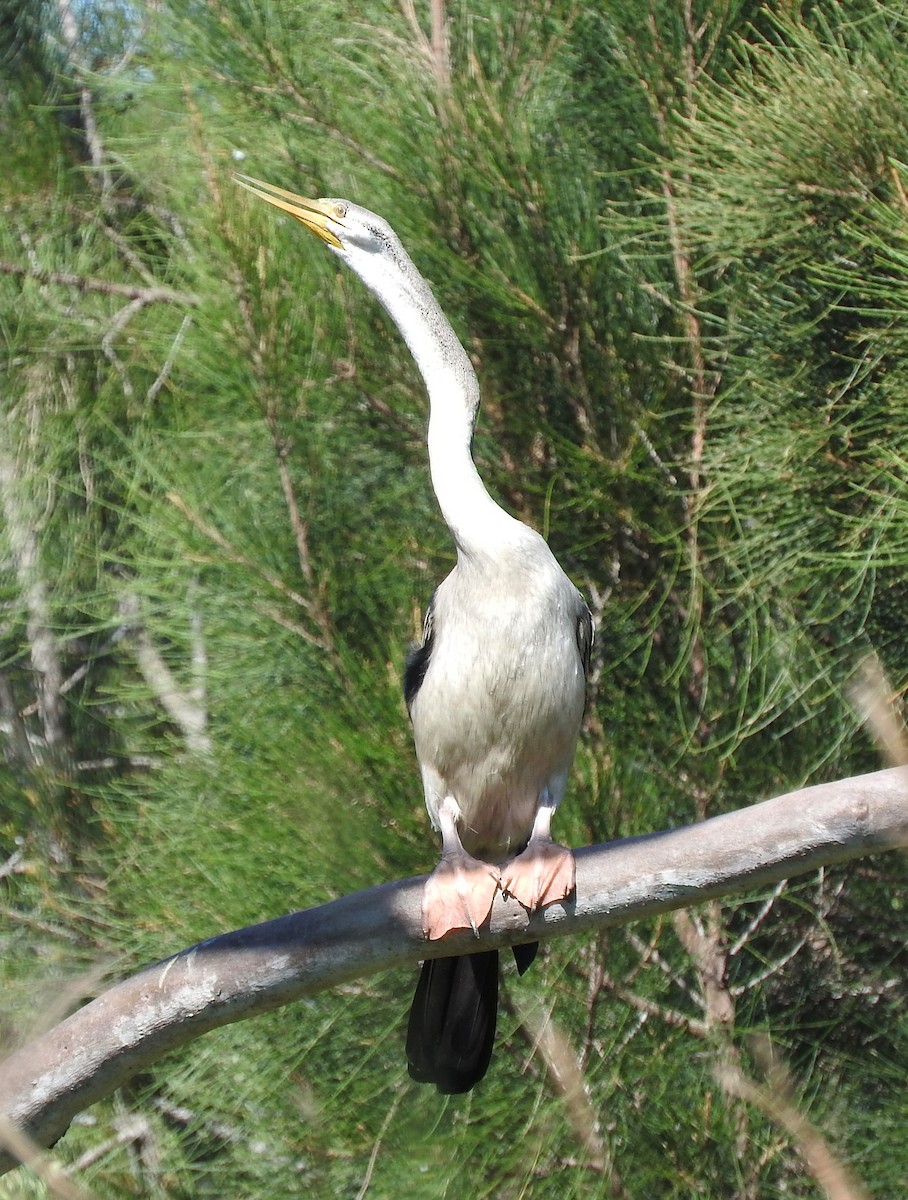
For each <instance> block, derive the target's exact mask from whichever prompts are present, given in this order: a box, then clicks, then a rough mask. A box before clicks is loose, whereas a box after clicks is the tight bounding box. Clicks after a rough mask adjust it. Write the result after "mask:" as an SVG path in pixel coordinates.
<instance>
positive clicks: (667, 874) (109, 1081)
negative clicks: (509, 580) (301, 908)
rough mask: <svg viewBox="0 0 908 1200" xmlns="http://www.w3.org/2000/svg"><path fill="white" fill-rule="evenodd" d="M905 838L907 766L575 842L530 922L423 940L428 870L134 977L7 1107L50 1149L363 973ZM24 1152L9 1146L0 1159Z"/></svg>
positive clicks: (41, 1057) (759, 882)
mask: <svg viewBox="0 0 908 1200" xmlns="http://www.w3.org/2000/svg"><path fill="white" fill-rule="evenodd" d="M904 845H908V794H906V788H905V778H904V773H903V772H902V771H901V770H899V769H897V768H894V769H890V770H886V771H877V772H874V773H873V774H870V775H861V776H857V777H855V778H851V779H844V780H839V781H838V782H835V783H827V784H820V785H818V786H816V787H810V788H804V789H802V790H800V791H797V792H790V793H788V794H786V795H784V796H778V797H776V798H775V799H772V800H766V801H764V802H763V803H761V804H755V805H752V806H751V807H749V808H744V809H740V810H738V811H737V812H732V813H726V814H724V815H722V816H718V817H712V818H711V819H709V820H707V821H701V822H697V823H696V824H694V825H690V826H687V827H685V828H682V829H672V830H668V831H666V832H663V833H656V834H651V835H648V836H646V837H639V838H629V839H627V840H625V841H622V842H614V843H611V844H609V845H605V846H590V847H586V848H584V849H582V850H578V851H577V852H576V863H577V891H576V894H575V896H573V897H572V898H571V899H569V900H568V901H566V902H565V903H563V904H554V905H552V906H551V907H549V908H547V909H545V910H544V911H543V912H540V913H536V914H534V915H533V917H532V918H530V919H529V920H528V919H527V915H526V912H525V911H524V910H523V909H522V908H521V907H520V905H519V904H517V903H516V902H515V901H505V900H504V899H502V898H501V897H500V896H499V898H498V900H497V901H496V903H495V907H494V909H493V912H492V918H491V921H490V923H489V926H488V928H486V929H483V930H482V932H481V934H480V936H479V937H474V936H473V935H472V934H471V933H469V931H467V932H464V933H463V934H458V935H456V936H452V937H451V938H449V939H448V938H446V939H444V941H443V942H440V943H439V942H434V943H427V942H426V941H425V940H424V938H423V934H422V915H421V909H422V893H423V888H424V886H425V877H424V876H423V877H418V878H413V879H404V880H397V881H395V882H392V883H385V884H381V885H379V886H378V887H374V888H370V889H368V890H367V891H365V892H359V893H356V894H354V895H351V896H344V897H342V898H341V899H339V900H333V901H331V902H330V903H328V904H323V905H321V906H320V907H318V908H314V909H309V910H308V911H305V912H299V913H292V914H290V915H289V916H285V917H279V918H278V919H276V920H273V921H267V922H265V923H264V924H262V925H255V926H252V927H251V928H248V929H241V930H237V931H236V932H233V933H227V934H222V935H220V936H218V937H214V938H211V939H209V940H208V941H205V942H201V943H199V944H198V945H196V946H193V947H191V948H189V949H188V950H184V951H181V952H180V953H179V954H176V955H175V956H174V957H172V958H169V959H167V960H165V961H164V962H160V963H157V964H156V965H154V966H151V967H147V968H146V969H145V970H143V971H141V972H139V973H138V974H137V975H134V976H132V977H131V978H129V979H125V980H123V981H122V982H121V983H118V984H116V985H114V986H113V987H111V988H109V989H108V990H107V991H105V992H103V993H101V995H99V996H98V997H97V998H96V999H95V1000H93V1001H91V1002H90V1003H89V1004H86V1005H85V1006H84V1007H83V1008H80V1009H79V1010H78V1011H77V1012H75V1013H73V1014H72V1015H71V1016H70V1017H68V1018H67V1019H66V1020H65V1021H63V1022H62V1023H61V1024H59V1025H57V1026H56V1027H55V1028H54V1029H51V1030H50V1031H49V1032H48V1033H46V1034H44V1035H43V1036H41V1037H39V1038H36V1039H35V1040H33V1041H32V1042H30V1043H29V1044H28V1045H26V1046H24V1047H22V1049H20V1050H19V1051H17V1052H16V1053H15V1054H13V1055H12V1056H11V1057H10V1058H9V1059H7V1061H6V1062H5V1063H3V1064H0V1115H3V1116H5V1118H6V1119H7V1120H9V1121H10V1122H12V1123H13V1125H14V1126H16V1127H17V1128H18V1129H20V1130H23V1131H24V1132H26V1133H27V1134H28V1135H29V1136H30V1137H31V1138H32V1139H33V1140H34V1141H35V1142H37V1143H38V1144H39V1145H50V1144H52V1143H53V1142H54V1141H56V1139H57V1138H59V1137H60V1136H61V1135H62V1134H63V1133H64V1132H65V1130H66V1128H67V1126H68V1125H69V1123H70V1121H71V1120H72V1118H73V1117H74V1116H75V1114H76V1113H77V1112H79V1111H81V1110H82V1109H83V1108H86V1107H87V1106H88V1105H89V1104H93V1103H94V1102H95V1101H97V1100H100V1099H101V1098H102V1097H104V1096H107V1095H109V1094H110V1093H111V1092H113V1091H114V1090H115V1089H116V1088H117V1087H119V1086H120V1085H121V1084H122V1083H124V1082H125V1081H126V1080H127V1079H129V1078H130V1077H131V1076H133V1075H135V1074H136V1073H137V1072H138V1071H140V1070H141V1069H142V1068H144V1067H146V1066H148V1065H149V1064H150V1063H152V1062H155V1061H156V1060H157V1059H159V1058H161V1057H162V1056H163V1055H164V1054H166V1053H167V1052H168V1051H169V1050H172V1049H174V1048H175V1047H177V1046H180V1045H183V1044H185V1043H187V1042H191V1041H193V1040H194V1039H195V1038H197V1037H200V1036H201V1035H202V1034H203V1033H207V1032H208V1031H209V1030H211V1029H216V1028H218V1027H219V1026H222V1025H228V1024H230V1023H232V1022H234V1021H240V1020H243V1019H245V1018H248V1017H253V1016H257V1015H259V1014H261V1013H264V1012H268V1011H270V1010H272V1009H275V1008H278V1007H280V1006H281V1005H283V1004H288V1003H290V1002H291V1001H293V1000H299V999H301V998H302V997H303V996H308V995H312V994H314V993H317V992H320V991H324V990H325V989H327V988H329V987H336V986H338V985H340V984H343V983H345V982H347V981H349V980H351V979H354V978H357V977H362V976H364V975H368V974H370V973H372V972H375V971H378V970H384V969H387V968H389V967H402V966H405V965H408V964H410V965H412V964H415V963H416V962H417V961H418V960H420V959H423V958H426V957H433V956H440V955H445V954H450V953H452V952H458V951H460V952H470V951H476V950H479V949H491V948H493V947H496V946H498V947H502V946H509V945H513V944H515V943H518V942H523V941H528V940H535V939H537V938H538V939H546V938H552V937H558V936H565V935H567V934H571V933H579V932H582V931H584V930H590V929H603V928H606V927H609V926H616V925H622V924H626V923H628V922H630V921H633V920H637V919H639V918H641V917H646V916H652V915H654V914H656V913H660V912H668V911H672V910H675V909H678V908H684V907H688V906H690V905H691V904H694V903H700V902H703V901H706V900H709V899H712V898H716V897H719V896H724V895H728V894H730V893H733V892H737V891H739V890H741V889H742V888H745V887H746V888H755V887H761V886H764V885H767V884H772V883H775V882H776V881H778V880H779V879H786V878H789V877H792V876H795V875H799V874H803V873H805V872H808V871H811V870H815V869H816V868H817V867H819V866H820V865H823V864H828V863H833V862H845V861H848V860H849V859H854V858H858V857H860V856H862V855H866V854H870V853H873V852H875V851H882V850H890V849H895V848H896V847H899V846H904ZM14 1165H15V1158H14V1157H13V1156H11V1155H9V1154H7V1155H5V1156H2V1155H0V1169H3V1170H9V1169H10V1168H11V1167H12V1166H14Z"/></svg>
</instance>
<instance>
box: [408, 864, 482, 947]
mask: <svg viewBox="0 0 908 1200" xmlns="http://www.w3.org/2000/svg"><path fill="white" fill-rule="evenodd" d="M500 881H501V872H500V871H499V870H498V868H497V867H495V866H493V865H492V864H491V863H487V862H482V861H481V860H480V859H478V858H473V857H472V855H470V854H466V853H463V854H458V855H456V856H451V857H449V858H443V859H442V860H441V862H440V863H439V864H438V866H437V867H436V868H435V870H434V871H433V872H432V874H431V875H430V876H429V880H428V882H427V883H426V889H425V892H424V893H423V900H422V923H423V931H424V932H425V935H426V937H427V938H428V939H429V940H430V941H435V940H437V939H438V938H441V937H444V936H445V934H446V933H452V932H454V931H455V930H460V929H472V930H473V932H474V933H475V934H478V933H479V927H480V925H482V924H484V922H485V921H487V920H488V919H489V915H490V913H491V912H492V903H493V901H494V899H495V893H496V892H497V891H498V887H499V884H500Z"/></svg>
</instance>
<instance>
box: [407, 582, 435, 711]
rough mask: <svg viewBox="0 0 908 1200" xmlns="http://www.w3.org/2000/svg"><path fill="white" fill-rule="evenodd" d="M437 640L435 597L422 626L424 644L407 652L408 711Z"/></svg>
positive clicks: (420, 684)
mask: <svg viewBox="0 0 908 1200" xmlns="http://www.w3.org/2000/svg"><path fill="white" fill-rule="evenodd" d="M434 639H435V596H434V595H433V596H432V599H431V600H430V601H429V607H428V608H427V609H426V617H425V620H424V621H423V626H422V642H421V643H420V644H419V645H418V646H411V647H410V649H409V650H408V651H407V661H406V663H405V664H404V699H405V700H406V702H407V709H408V711H409V709H410V708H411V707H412V706H413V701H414V700H415V699H416V693H417V692H418V691H419V689H420V688H421V687H422V681H423V680H424V679H425V677H426V671H428V669H429V659H430V658H431V657H432V643H433V641H434Z"/></svg>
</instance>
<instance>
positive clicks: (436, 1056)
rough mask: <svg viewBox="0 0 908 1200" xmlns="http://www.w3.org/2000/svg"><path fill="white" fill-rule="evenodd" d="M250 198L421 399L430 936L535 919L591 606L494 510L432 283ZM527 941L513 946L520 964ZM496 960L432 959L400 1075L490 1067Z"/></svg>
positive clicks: (406, 261)
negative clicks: (418, 383)
mask: <svg viewBox="0 0 908 1200" xmlns="http://www.w3.org/2000/svg"><path fill="white" fill-rule="evenodd" d="M237 179H238V182H240V183H242V185H243V186H244V187H247V188H248V189H249V190H250V191H252V192H255V194H256V195H258V196H260V197H262V198H263V199H265V200H267V201H268V202H269V203H270V204H273V205H275V206H276V207H277V208H279V209H282V210H283V211H284V212H287V213H289V214H290V215H291V216H293V217H295V218H296V219H297V220H298V221H301V222H302V224H303V225H305V226H306V228H307V229H309V230H311V231H312V232H313V233H315V234H316V235H317V236H318V237H319V238H321V239H322V241H324V242H326V243H327V244H328V246H330V247H331V249H332V250H333V251H334V253H335V254H336V255H337V257H338V258H340V259H341V260H342V261H343V262H345V263H346V264H347V266H348V267H350V269H351V270H352V271H354V272H355V273H356V274H357V275H358V276H359V277H360V279H362V281H363V282H364V283H365V284H366V286H367V287H368V288H369V289H370V290H371V291H372V292H373V293H374V294H375V296H376V297H377V299H378V300H379V302H380V303H381V304H382V305H383V307H384V308H385V309H386V311H387V312H388V314H389V316H390V317H391V319H392V320H393V321H394V323H395V325H396V326H397V328H398V329H399V331H400V333H401V334H402V336H403V338H404V340H405V341H406V343H407V346H408V347H409V349H410V352H411V354H412V355H413V358H414V359H415V360H416V365H417V366H418V368H419V370H420V372H421V374H422V377H423V380H424V381H425V385H426V388H427V390H428V393H429V401H430V414H429V429H428V450H429V467H430V471H431V476H432V486H433V488H434V489H435V495H436V497H437V499H438V504H439V506H440V508H441V512H442V515H443V516H444V519H445V521H446V522H447V525H448V528H449V529H450V530H451V533H452V535H453V538H454V543H455V546H456V549H457V564H456V566H455V567H454V569H453V570H452V571H451V573H450V575H448V577H447V578H446V579H445V580H444V581H443V582H442V583H441V584H440V585H439V587H438V589H437V590H436V592H435V595H434V596H433V597H432V600H431V603H430V604H429V609H428V612H427V613H426V619H425V627H424V632H423V640H422V643H421V645H419V646H418V647H416V648H415V649H414V650H412V651H411V653H410V656H409V659H408V661H407V667H406V672H405V677H404V694H405V697H406V701H407V707H408V708H409V711H410V718H411V720H412V723H413V734H414V740H415V743H416V755H417V758H418V760H419V765H420V770H421V772H422V779H423V785H424V788H425V797H426V807H427V809H428V812H429V817H430V819H431V821H432V824H433V826H434V827H435V829H436V830H439V831H440V833H441V840H442V854H441V861H440V863H439V864H438V866H437V867H436V869H435V871H434V872H433V873H432V875H431V876H430V879H429V882H428V884H427V886H426V890H425V895H424V900H423V926H424V930H425V933H426V936H427V937H428V938H430V939H436V938H442V937H444V935H445V934H446V933H448V932H450V931H452V930H455V929H473V931H474V932H476V931H478V929H479V927H480V926H481V925H482V924H483V923H484V922H485V921H486V920H487V919H488V917H489V914H490V912H491V908H492V903H493V900H494V898H495V893H496V891H497V890H498V888H501V890H502V891H503V892H504V893H505V895H507V896H511V897H514V898H515V899H516V900H517V901H519V903H520V904H522V905H523V906H524V907H525V908H526V909H527V910H528V911H530V912H532V911H533V910H535V909H537V908H539V907H541V906H543V905H545V904H549V903H553V902H555V901H558V900H562V899H564V898H565V897H566V896H567V895H569V894H570V893H571V892H572V891H573V888H574V860H573V856H572V855H571V853H570V851H569V850H567V849H566V848H565V847H563V846H559V845H557V844H556V843H555V842H554V841H553V840H552V836H551V821H552V814H553V813H554V811H555V809H556V808H557V806H558V804H559V803H560V801H561V798H562V796H563V795H564V791H565V787H566V784H567V777H568V771H569V770H570V767H571V763H572V761H573V757H574V747H575V743H576V740H577V734H578V731H579V729H580V722H581V720H582V717H583V710H584V704H585V698H586V672H587V669H588V666H589V656H590V648H591V645H592V637H593V628H592V620H591V617H590V613H589V609H588V608H587V606H586V604H585V603H584V601H583V598H582V597H581V595H580V593H579V592H578V591H577V589H576V588H575V587H574V585H573V584H572V583H571V582H570V580H569V579H568V578H567V576H566V575H565V574H564V572H563V571H562V569H561V567H560V566H559V565H558V563H557V561H556V560H555V557H554V555H553V554H552V552H551V551H550V550H549V548H548V546H547V545H546V543H545V541H544V540H543V539H542V537H540V535H539V534H538V533H536V532H535V531H534V530H532V529H530V528H529V527H528V526H526V525H524V524H523V523H522V522H520V521H518V520H516V519H515V518H514V517H512V516H509V515H508V514H507V513H506V512H505V511H504V509H502V508H501V507H500V506H499V505H498V504H496V502H495V501H494V500H493V499H492V497H491V496H490V495H489V493H488V492H487V491H486V489H485V487H484V485H483V483H482V480H481V479H480V477H479V475H478V473H477V471H476V467H475V464H474V462H473V458H472V455H471V449H470V447H471V442H472V436H473V425H474V422H475V419H476V411H477V408H478V406H479V385H478V383H477V380H476V374H475V372H474V370H473V367H472V365H471V363H470V360H469V358H468V357H467V354H466V352H465V351H464V349H463V347H462V346H461V345H460V342H459V341H458V340H457V336H456V334H455V333H454V330H453V329H452V328H451V326H450V324H449V322H448V320H447V318H446V317H445V315H444V313H443V312H442V310H441V308H440V307H439V305H438V303H437V301H436V300H435V297H434V296H433V294H432V292H431V290H430V288H429V285H428V284H427V283H426V281H425V280H424V279H423V278H422V276H421V275H420V274H419V272H418V271H417V269H416V267H415V266H414V265H413V262H412V261H411V259H410V257H409V256H408V254H407V252H406V251H405V250H404V248H403V246H402V245H401V243H400V240H399V239H398V237H397V235H396V234H395V233H394V231H393V230H392V229H391V227H390V226H389V225H388V224H387V222H386V221H384V220H382V219H381V217H377V216H375V214H374V213H371V212H368V211H367V210H366V209H363V208H359V207H358V206H357V205H355V204H351V203H349V202H348V201H346V200H324V199H322V200H307V199H304V198H303V197H302V196H297V195H295V194H294V193H293V192H288V191H285V190H284V189H283V188H277V187H273V186H272V185H270V184H266V183H262V182H261V181H260V180H256V179H252V178H250V177H249V176H238V177H237ZM535 950H536V947H535V946H523V947H515V951H514V953H515V957H516V959H517V964H518V968H519V969H525V968H526V966H528V965H529V963H530V962H531V961H532V958H533V956H534V954H535ZM497 1004H498V951H497V950H492V951H483V952H480V953H477V954H470V955H464V956H459V957H456V958H435V959H429V960H427V961H426V962H425V963H424V964H423V967H422V973H421V976H420V980H419V984H418V986H417V989H416V995H415V997H414V1001H413V1007H412V1010H411V1014H410V1025H409V1031H408V1036H407V1055H408V1059H409V1067H410V1074H411V1076H412V1077H413V1078H414V1079H416V1080H419V1081H420V1082H431V1083H435V1084H436V1086H437V1087H438V1090H439V1091H440V1092H444V1093H457V1092H465V1091H468V1090H469V1089H470V1088H471V1087H472V1086H473V1085H474V1084H475V1083H476V1082H478V1080H480V1079H481V1078H482V1077H483V1075H484V1074H485V1072H486V1069H487V1067H488V1064H489V1059H490V1057H491V1053H492V1042H493V1039H494V1035H495V1019H496V1010H497Z"/></svg>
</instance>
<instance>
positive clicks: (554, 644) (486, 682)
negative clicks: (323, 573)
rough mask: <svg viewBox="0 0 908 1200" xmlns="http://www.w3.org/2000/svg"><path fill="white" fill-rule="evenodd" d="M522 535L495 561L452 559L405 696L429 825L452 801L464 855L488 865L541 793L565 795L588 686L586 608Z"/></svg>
mask: <svg viewBox="0 0 908 1200" xmlns="http://www.w3.org/2000/svg"><path fill="white" fill-rule="evenodd" d="M519 529H520V533H521V535H522V536H521V537H519V538H515V539H514V542H513V544H511V545H509V546H508V547H507V548H506V549H505V550H504V551H503V552H500V553H499V555H498V556H496V557H495V558H494V559H491V560H490V559H488V558H487V557H486V556H485V555H466V554H463V553H461V554H460V555H459V556H458V563H457V567H456V568H455V569H454V571H452V572H451V574H450V575H449V576H448V577H447V579H445V581H444V582H443V583H442V584H441V585H440V587H439V588H438V590H437V592H436V593H435V596H434V598H433V601H432V606H431V610H430V614H429V620H428V622H427V627H428V628H427V632H428V638H427V641H428V644H429V647H430V651H429V662H428V666H427V668H426V669H425V673H424V677H423V679H422V683H421V686H420V687H419V689H418V690H417V691H416V692H415V694H414V695H413V697H412V699H411V701H410V717H411V719H412V722H413V734H414V739H415V743H416V756H417V759H418V760H419V763H420V768H421V771H422V777H423V784H424V787H425V795H426V806H427V808H428V811H429V816H430V818H431V819H432V824H433V825H434V826H435V828H436V829H439V828H441V821H440V816H439V809H440V806H441V804H442V802H443V801H444V799H445V797H446V796H451V797H453V798H454V800H455V801H456V804H457V821H458V826H459V830H460V836H461V842H462V845H463V847H464V849H465V850H467V851H468V853H470V854H472V855H474V856H478V857H481V858H483V859H488V860H491V861H492V862H500V861H501V860H503V859H504V858H506V857H508V856H511V855H514V854H515V853H517V852H518V851H520V850H522V849H523V848H524V846H525V845H526V843H527V841H528V839H529V836H530V833H531V830H532V827H533V822H534V820H535V817H536V812H537V809H538V807H539V798H540V796H541V795H542V794H543V793H544V792H546V791H547V792H548V794H549V796H550V797H551V800H552V803H553V804H557V803H558V801H559V800H560V799H561V797H562V796H563V794H564V790H565V786H566V783H567V775H568V771H569V769H570V765H571V761H572V759H573V757H574V744H575V742H576V739H577V731H578V729H579V727H580V720H581V717H582V715H583V706H584V700H585V691H586V685H585V679H584V672H583V663H582V659H581V654H580V651H579V648H578V642H577V627H578V622H579V621H581V620H582V619H583V613H584V611H585V606H584V605H583V601H582V600H581V599H580V597H579V594H578V593H577V591H576V590H575V589H574V587H573V585H572V584H571V583H570V582H569V581H568V579H567V577H566V576H565V575H564V574H563V572H562V571H561V569H560V567H558V565H557V563H556V561H555V559H554V557H553V556H552V554H551V552H550V551H549V549H548V547H547V546H546V545H545V542H544V541H543V540H542V538H540V537H539V536H538V535H537V534H534V533H533V532H532V531H531V530H529V529H527V528H526V527H525V526H520V527H519Z"/></svg>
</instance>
